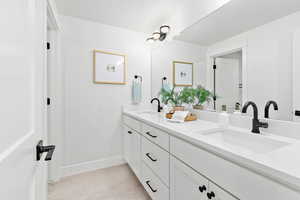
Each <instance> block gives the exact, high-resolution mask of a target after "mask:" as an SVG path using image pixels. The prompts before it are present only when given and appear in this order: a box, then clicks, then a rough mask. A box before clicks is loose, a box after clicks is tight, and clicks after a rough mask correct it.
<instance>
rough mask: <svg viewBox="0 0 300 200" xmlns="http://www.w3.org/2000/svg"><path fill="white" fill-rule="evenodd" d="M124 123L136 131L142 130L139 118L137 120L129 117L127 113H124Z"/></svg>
mask: <svg viewBox="0 0 300 200" xmlns="http://www.w3.org/2000/svg"><path fill="white" fill-rule="evenodd" d="M123 123H124V124H125V125H126V126H128V127H129V128H132V129H133V130H135V131H138V132H141V129H142V128H141V122H139V121H138V120H135V119H133V118H131V117H128V116H126V115H123Z"/></svg>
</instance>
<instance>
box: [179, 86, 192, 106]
mask: <svg viewBox="0 0 300 200" xmlns="http://www.w3.org/2000/svg"><path fill="white" fill-rule="evenodd" d="M180 99H181V101H182V103H185V104H187V105H191V104H193V103H194V102H195V97H194V89H193V88H191V87H185V88H183V89H182V90H181V92H180Z"/></svg>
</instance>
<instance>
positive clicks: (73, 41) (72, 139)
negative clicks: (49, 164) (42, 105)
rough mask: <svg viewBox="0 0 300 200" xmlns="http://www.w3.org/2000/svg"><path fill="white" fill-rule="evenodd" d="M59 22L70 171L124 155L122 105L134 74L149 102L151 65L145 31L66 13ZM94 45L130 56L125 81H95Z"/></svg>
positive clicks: (66, 164) (65, 161) (128, 96)
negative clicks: (105, 83)
mask: <svg viewBox="0 0 300 200" xmlns="http://www.w3.org/2000/svg"><path fill="white" fill-rule="evenodd" d="M61 24H62V39H61V41H62V65H63V67H65V105H66V110H65V112H66V113H65V122H66V124H65V135H64V146H65V151H64V159H63V165H64V171H65V173H67V174H68V173H69V174H70V173H72V170H73V171H76V170H81V168H87V167H88V165H94V166H103V165H105V162H106V163H114V161H116V160H118V159H120V158H121V154H122V143H121V139H122V138H121V106H122V105H123V104H126V103H130V102H131V80H132V78H133V76H134V75H135V74H139V75H141V76H143V101H146V100H147V101H149V99H150V93H151V92H150V76H149V74H150V73H151V65H150V49H149V47H148V46H146V44H145V38H146V35H143V34H140V33H136V32H132V31H129V30H125V29H120V28H116V27H112V26H108V25H103V24H100V23H96V22H92V21H86V20H82V19H79V18H73V17H66V16H62V17H61ZM93 49H98V50H103V51H109V52H114V53H121V54H126V55H127V56H128V72H127V77H128V78H127V79H128V83H127V84H126V85H104V84H94V83H93V79H92V77H93V71H92V69H93V63H92V61H93V57H92V51H93ZM103 162H104V163H103ZM74 173H76V172H74Z"/></svg>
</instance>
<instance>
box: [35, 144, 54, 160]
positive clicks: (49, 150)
mask: <svg viewBox="0 0 300 200" xmlns="http://www.w3.org/2000/svg"><path fill="white" fill-rule="evenodd" d="M54 150H55V146H54V145H49V146H43V140H40V141H39V143H38V144H37V146H36V160H37V161H39V160H41V157H42V154H43V153H46V152H47V155H46V158H45V161H50V160H52V156H53V153H54Z"/></svg>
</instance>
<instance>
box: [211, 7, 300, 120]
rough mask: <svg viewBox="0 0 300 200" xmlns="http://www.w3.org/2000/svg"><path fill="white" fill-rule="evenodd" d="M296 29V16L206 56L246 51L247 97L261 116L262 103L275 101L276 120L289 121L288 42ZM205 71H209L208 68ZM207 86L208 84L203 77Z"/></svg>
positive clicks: (298, 17)
mask: <svg viewBox="0 0 300 200" xmlns="http://www.w3.org/2000/svg"><path fill="white" fill-rule="evenodd" d="M298 28H300V12H298V13H295V14H292V15H290V16H287V17H284V18H281V19H279V20H276V21H274V22H271V23H269V24H266V25H264V26H261V27H258V28H255V29H252V30H250V31H248V32H245V33H243V34H240V35H237V36H235V37H233V38H230V39H227V40H225V41H221V42H218V43H216V44H214V45H211V46H210V47H209V48H208V55H211V54H213V53H216V52H222V51H224V50H228V49H236V48H240V47H241V46H243V47H246V64H247V65H246V67H247V72H246V75H247V77H246V78H247V79H246V85H244V87H247V94H246V95H247V97H248V100H253V101H255V102H256V103H257V104H258V105H259V111H260V113H261V114H262V113H263V108H264V105H265V103H266V102H267V101H268V100H270V99H273V100H276V101H277V102H278V105H279V112H278V113H273V111H272V113H271V116H275V117H276V118H280V119H286V120H290V119H292V40H293V37H292V35H293V32H294V31H295V30H296V29H298ZM207 67H211V66H210V64H208V65H207ZM207 82H208V84H211V83H212V79H211V76H210V75H209V74H208V75H207Z"/></svg>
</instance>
